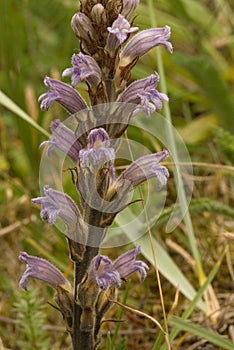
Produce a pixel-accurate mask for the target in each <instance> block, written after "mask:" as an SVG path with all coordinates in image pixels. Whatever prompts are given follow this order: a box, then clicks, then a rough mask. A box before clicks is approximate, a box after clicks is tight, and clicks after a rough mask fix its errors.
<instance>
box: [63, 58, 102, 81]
mask: <svg viewBox="0 0 234 350" xmlns="http://www.w3.org/2000/svg"><path fill="white" fill-rule="evenodd" d="M72 66H73V68H67V69H65V71H64V72H63V74H62V76H63V77H65V76H68V75H72V86H73V87H75V86H76V85H77V84H78V83H80V82H81V81H83V80H86V81H87V83H88V84H89V85H95V86H97V85H98V84H99V83H100V81H101V74H102V73H101V69H100V68H99V66H98V64H97V63H96V61H95V60H94V59H93V58H92V57H90V56H88V55H84V54H83V53H82V52H80V53H79V54H78V55H75V54H74V55H73V56H72Z"/></svg>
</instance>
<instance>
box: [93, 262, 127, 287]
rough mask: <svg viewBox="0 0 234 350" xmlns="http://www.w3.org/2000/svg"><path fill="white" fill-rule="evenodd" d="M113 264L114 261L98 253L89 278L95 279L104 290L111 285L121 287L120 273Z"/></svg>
mask: <svg viewBox="0 0 234 350" xmlns="http://www.w3.org/2000/svg"><path fill="white" fill-rule="evenodd" d="M112 266H113V263H112V261H111V260H110V259H109V258H108V257H107V256H104V255H97V256H96V257H95V258H94V259H93V260H92V262H91V265H90V267H89V270H88V279H89V280H93V281H94V280H95V281H96V282H97V284H98V286H99V287H100V288H101V289H103V290H106V289H107V288H108V287H110V286H111V285H112V286H113V285H114V286H116V287H120V284H121V279H120V275H119V273H118V271H116V270H115V269H113V267H112Z"/></svg>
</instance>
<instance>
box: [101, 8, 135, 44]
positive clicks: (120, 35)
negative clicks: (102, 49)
mask: <svg viewBox="0 0 234 350" xmlns="http://www.w3.org/2000/svg"><path fill="white" fill-rule="evenodd" d="M138 29H139V28H138V27H131V25H130V24H129V22H128V21H127V20H126V19H125V18H124V16H123V15H121V14H119V15H118V17H117V19H116V20H115V21H114V22H113V24H112V26H111V27H108V28H107V30H108V32H109V33H110V34H113V35H114V37H115V38H116V39H117V40H118V42H115V40H114V39H113V37H112V36H111V35H109V36H108V38H107V45H106V49H107V50H115V49H116V48H117V47H118V46H119V45H121V44H122V43H123V42H124V41H125V40H126V39H127V36H128V34H129V33H133V32H135V31H137V30H138Z"/></svg>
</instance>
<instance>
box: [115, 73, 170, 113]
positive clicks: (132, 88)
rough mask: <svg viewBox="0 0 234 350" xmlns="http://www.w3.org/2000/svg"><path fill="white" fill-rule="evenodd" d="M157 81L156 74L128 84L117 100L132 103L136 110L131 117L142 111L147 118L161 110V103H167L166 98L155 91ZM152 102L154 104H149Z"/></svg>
mask: <svg viewBox="0 0 234 350" xmlns="http://www.w3.org/2000/svg"><path fill="white" fill-rule="evenodd" d="M158 81H159V75H158V74H152V75H150V76H149V77H147V78H144V79H140V80H137V81H135V82H133V83H132V84H130V85H129V86H128V87H127V88H126V89H125V90H124V92H123V93H122V95H121V96H120V98H119V101H120V102H127V103H134V104H136V105H137V106H136V109H135V111H134V113H133V116H134V115H135V114H137V113H138V112H139V111H141V110H143V111H144V112H145V113H146V115H147V116H149V115H150V113H152V112H154V111H155V109H156V110H160V109H161V108H162V101H166V102H167V101H168V97H167V96H166V95H165V94H163V93H160V92H158V91H157V90H155V86H156V85H157V83H158ZM149 101H152V102H153V103H154V104H152V103H150V102H149Z"/></svg>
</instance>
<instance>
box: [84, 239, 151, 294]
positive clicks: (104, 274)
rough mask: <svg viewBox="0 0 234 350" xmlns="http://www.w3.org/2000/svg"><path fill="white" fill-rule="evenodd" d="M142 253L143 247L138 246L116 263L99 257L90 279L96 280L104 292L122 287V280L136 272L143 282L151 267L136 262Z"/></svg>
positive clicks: (92, 263)
mask: <svg viewBox="0 0 234 350" xmlns="http://www.w3.org/2000/svg"><path fill="white" fill-rule="evenodd" d="M140 251H141V247H140V246H139V245H138V246H136V248H134V249H132V250H130V251H129V252H127V253H125V254H122V255H121V256H120V257H119V258H117V259H116V260H115V261H114V262H112V261H111V260H110V259H109V258H108V257H107V256H103V255H97V256H96V257H95V258H94V259H93V260H92V262H91V265H90V267H89V270H88V279H89V280H96V282H97V284H98V286H99V287H100V288H101V289H103V290H106V289H107V288H108V287H111V286H115V287H117V288H118V287H120V285H121V280H122V279H125V278H126V277H128V276H129V275H131V274H133V273H134V272H139V273H140V276H141V280H144V279H145V277H146V271H147V270H148V269H149V267H148V266H147V265H146V264H145V263H144V262H143V261H141V260H136V257H137V255H138V254H139V253H140Z"/></svg>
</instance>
